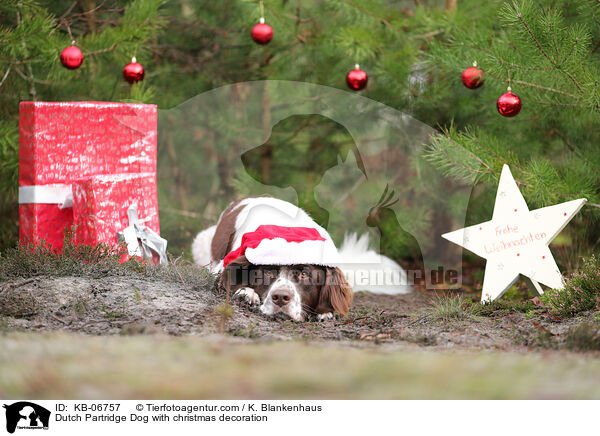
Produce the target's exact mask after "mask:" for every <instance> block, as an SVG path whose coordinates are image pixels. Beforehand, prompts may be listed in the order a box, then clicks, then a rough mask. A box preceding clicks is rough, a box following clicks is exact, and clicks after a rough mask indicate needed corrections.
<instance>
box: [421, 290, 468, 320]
mask: <svg viewBox="0 0 600 436" xmlns="http://www.w3.org/2000/svg"><path fill="white" fill-rule="evenodd" d="M474 307H475V306H474V305H473V304H472V303H471V302H469V301H468V300H466V299H465V298H464V297H463V296H462V295H458V296H454V297H438V298H437V299H436V300H435V301H434V302H433V307H432V308H431V309H429V311H428V314H429V317H430V319H433V320H438V321H442V322H445V323H447V322H452V321H463V320H468V319H471V318H472V317H473V315H474V314H475V309H474Z"/></svg>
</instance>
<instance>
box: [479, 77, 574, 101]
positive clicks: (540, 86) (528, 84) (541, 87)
mask: <svg viewBox="0 0 600 436" xmlns="http://www.w3.org/2000/svg"><path fill="white" fill-rule="evenodd" d="M487 75H488V76H489V77H491V78H492V79H494V80H498V81H499V82H504V83H508V82H509V80H508V79H500V78H499V77H496V76H494V75H493V74H491V73H487ZM510 82H511V83H517V84H519V85H523V86H529V87H532V88H537V89H543V90H544V91H549V92H554V93H556V94H561V95H566V96H567V97H572V98H579V96H578V95H575V94H571V93H569V92H566V91H562V90H560V89H555V88H548V87H547V86H542V85H538V84H537V83H530V82H524V81H523V80H515V79H511V80H510Z"/></svg>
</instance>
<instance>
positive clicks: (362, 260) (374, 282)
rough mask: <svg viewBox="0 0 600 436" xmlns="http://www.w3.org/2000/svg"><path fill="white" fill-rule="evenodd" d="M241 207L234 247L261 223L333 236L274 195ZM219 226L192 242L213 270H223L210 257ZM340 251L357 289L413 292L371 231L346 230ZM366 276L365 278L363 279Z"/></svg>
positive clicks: (244, 202) (197, 255)
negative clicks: (380, 251)
mask: <svg viewBox="0 0 600 436" xmlns="http://www.w3.org/2000/svg"><path fill="white" fill-rule="evenodd" d="M240 207H241V208H242V210H241V211H240V213H239V215H238V216H237V218H236V223H235V230H236V232H235V235H234V240H233V244H232V247H233V248H232V249H233V250H235V249H236V248H237V247H239V246H240V244H241V241H242V237H243V235H244V233H247V232H253V231H255V230H256V229H257V227H258V226H260V225H261V224H275V225H280V226H291V227H299V226H300V227H313V228H316V229H317V230H318V231H319V233H320V234H321V235H322V236H323V237H325V238H328V239H329V240H330V239H331V237H330V236H329V233H328V232H327V231H326V230H325V229H323V228H322V227H320V226H319V225H317V224H316V223H315V222H314V221H313V220H312V218H310V216H309V215H308V214H307V213H306V212H305V211H303V210H302V209H300V208H299V207H297V206H295V205H293V204H291V203H288V202H286V201H283V200H279V199H276V198H271V197H253V198H246V199H244V200H242V201H241V202H239V204H238V205H237V207H236V209H237V208H240ZM216 227H217V226H216V225H214V226H212V227H209V228H207V229H205V230H203V231H201V232H200V233H198V235H197V236H196V238H195V239H194V241H193V243H192V255H193V257H194V262H195V263H196V264H198V265H201V266H205V267H208V268H209V269H210V270H211V271H212V272H214V273H220V272H221V271H222V270H223V260H222V259H212V256H211V241H212V239H213V237H214V235H215V231H216ZM338 251H339V259H340V265H339V267H340V269H341V270H342V271H343V272H344V275H345V276H346V279H347V280H348V282H349V283H350V285H351V286H352V288H353V290H354V291H355V292H357V291H369V292H373V293H380V294H405V293H408V292H411V291H412V287H411V286H410V285H409V284H408V278H407V275H406V272H405V271H404V270H403V269H402V267H401V266H400V265H398V264H397V263H396V262H394V261H393V260H392V259H390V258H388V257H386V256H383V255H381V254H378V253H377V252H376V251H375V250H373V249H371V248H369V235H368V234H363V235H362V236H361V237H358V235H357V234H356V233H346V236H345V237H344V242H343V243H342V246H341V248H340V249H339V250H338ZM307 263H308V262H307ZM315 263H318V262H315ZM365 275H366V281H365V280H361V278H364V277H365ZM363 281H364V283H363Z"/></svg>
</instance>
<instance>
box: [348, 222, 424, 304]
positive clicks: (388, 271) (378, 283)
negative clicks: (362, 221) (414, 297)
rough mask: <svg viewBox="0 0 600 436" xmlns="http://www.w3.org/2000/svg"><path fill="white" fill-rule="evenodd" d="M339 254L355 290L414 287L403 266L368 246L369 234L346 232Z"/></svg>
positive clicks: (380, 291)
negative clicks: (409, 281) (359, 234)
mask: <svg viewBox="0 0 600 436" xmlns="http://www.w3.org/2000/svg"><path fill="white" fill-rule="evenodd" d="M339 254H340V257H341V265H340V269H341V270H342V271H343V272H344V275H345V276H346V278H347V280H348V282H349V283H350V285H351V286H352V289H354V292H358V291H369V292H374V293H377V294H406V293H408V292H411V291H412V290H413V289H412V287H411V286H410V284H409V283H408V277H407V275H406V271H404V270H403V269H402V267H401V266H400V265H398V264H397V263H396V262H394V261H393V260H392V259H390V258H389V257H386V256H384V255H382V254H378V253H377V252H376V251H375V250H373V249H370V248H369V234H368V233H365V234H364V235H362V236H361V237H360V238H359V237H358V235H357V234H356V233H347V234H346V235H345V237H344V242H343V243H342V247H341V248H340V249H339Z"/></svg>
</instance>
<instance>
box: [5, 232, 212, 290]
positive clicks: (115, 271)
mask: <svg viewBox="0 0 600 436" xmlns="http://www.w3.org/2000/svg"><path fill="white" fill-rule="evenodd" d="M126 254H127V247H125V246H123V245H122V246H118V247H115V246H111V245H107V244H98V245H94V246H90V245H84V244H77V243H75V242H73V239H72V237H71V234H70V233H68V232H67V233H66V234H65V239H64V247H63V250H62V251H61V252H60V253H57V252H56V251H55V250H53V249H52V248H51V247H48V246H47V245H46V244H44V243H43V242H42V243H39V244H30V245H19V246H17V247H14V248H8V249H6V250H4V252H3V253H0V280H9V279H15V278H30V277H35V276H54V277H59V276H76V277H94V278H100V277H108V276H131V275H134V276H139V277H145V278H149V279H152V278H156V279H164V280H170V281H176V282H180V283H182V284H183V285H186V286H191V287H192V288H193V289H205V288H207V287H210V288H212V287H214V285H215V280H216V277H215V276H214V275H213V274H211V273H210V272H208V270H206V269H204V268H199V267H198V266H197V265H194V264H193V263H191V262H188V261H181V260H180V259H174V260H171V261H170V262H169V264H168V265H152V264H150V263H148V262H142V261H139V260H138V259H136V258H130V259H128V260H126V261H122V259H123V257H124V256H125V255H126ZM136 296H137V298H138V300H139V294H138V293H137V291H136Z"/></svg>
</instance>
